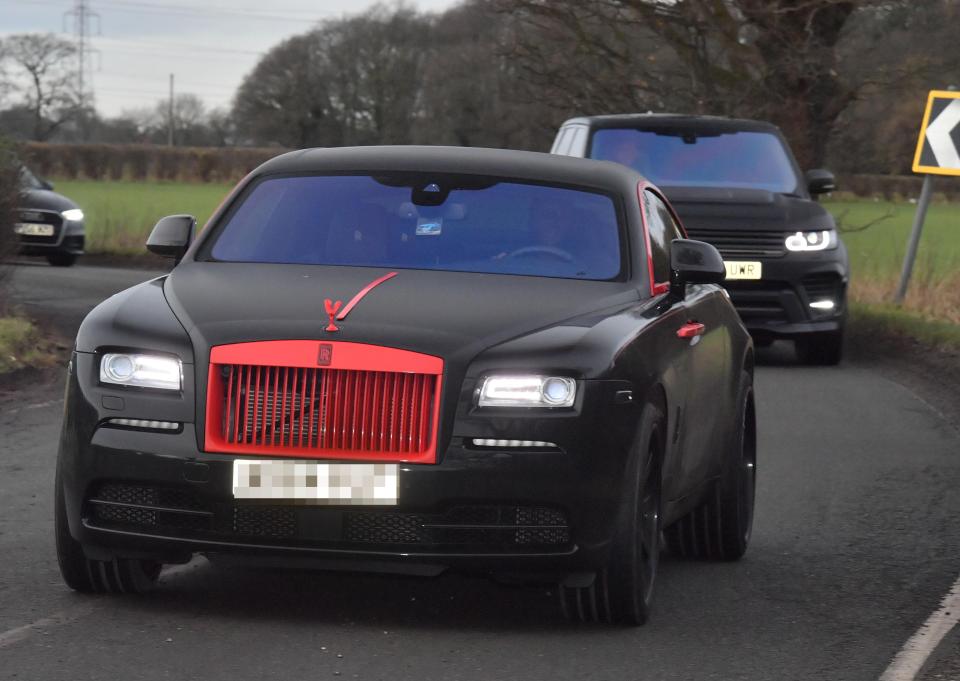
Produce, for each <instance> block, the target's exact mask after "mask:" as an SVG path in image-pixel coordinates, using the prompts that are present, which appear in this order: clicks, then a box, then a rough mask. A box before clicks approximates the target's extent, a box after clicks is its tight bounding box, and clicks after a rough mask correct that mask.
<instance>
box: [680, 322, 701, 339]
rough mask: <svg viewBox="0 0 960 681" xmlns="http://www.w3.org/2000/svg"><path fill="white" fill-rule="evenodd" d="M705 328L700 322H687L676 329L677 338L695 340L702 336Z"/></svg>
mask: <svg viewBox="0 0 960 681" xmlns="http://www.w3.org/2000/svg"><path fill="white" fill-rule="evenodd" d="M705 328H706V327H705V326H704V325H703V324H701V323H700V322H687V323H686V324H684V325H683V326H681V327H680V328H679V329H677V338H696V337H697V336H701V335H703V331H704V329H705Z"/></svg>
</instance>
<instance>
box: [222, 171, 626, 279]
mask: <svg viewBox="0 0 960 681" xmlns="http://www.w3.org/2000/svg"><path fill="white" fill-rule="evenodd" d="M209 253H210V255H211V256H212V258H213V259H215V260H222V261H229V262H258V263H297V264H310V265H357V266H370V267H391V268H406V269H427V270H454V271H461V272H487V273H494V274H524V275H536V276H546V277H563V278H571V279H594V280H603V279H613V278H615V277H617V275H618V274H619V273H620V269H621V267H620V265H621V254H620V226H619V221H618V216H617V210H616V207H615V205H614V202H613V200H612V199H611V198H610V197H609V196H607V195H604V194H598V193H594V192H590V191H582V190H576V189H568V188H563V187H552V186H542V185H533V184H521V183H518V182H510V181H497V180H494V179H489V178H476V177H466V176H461V177H451V176H447V175H437V176H429V177H427V176H422V175H418V176H416V177H414V176H412V175H384V176H380V175H377V176H356V175H340V176H303V177H277V178H269V179H265V180H262V181H260V182H258V183H257V184H255V185H254V186H253V188H252V189H249V190H247V192H246V193H245V196H244V197H243V198H242V199H241V202H240V204H239V206H238V207H236V208H234V209H233V211H232V213H231V214H230V215H229V216H228V218H227V221H226V223H225V224H223V226H222V227H221V228H220V230H219V234H218V235H217V236H216V237H215V242H214V244H213V247H212V249H211V250H210V251H209Z"/></svg>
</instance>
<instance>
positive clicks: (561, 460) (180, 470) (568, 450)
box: [59, 372, 638, 575]
mask: <svg viewBox="0 0 960 681" xmlns="http://www.w3.org/2000/svg"><path fill="white" fill-rule="evenodd" d="M589 383H591V384H592V385H591V386H590V387H589V388H586V389H585V391H584V392H585V393H586V397H588V398H590V399H589V400H585V403H586V402H587V401H589V402H590V403H591V404H596V407H597V408H596V409H592V408H591V409H584V410H583V411H581V413H579V414H578V415H576V416H571V417H569V418H556V417H553V418H546V419H531V418H529V417H525V418H518V419H510V418H500V417H498V418H496V419H492V420H491V419H483V420H479V419H476V418H472V417H461V418H458V422H457V424H456V426H455V428H454V432H453V437H452V438H451V441H450V443H449V444H448V445H447V446H446V447H445V448H444V449H443V450H442V453H441V456H440V457H439V462H438V463H437V464H400V489H399V502H398V504H397V505H396V506H391V507H359V506H350V507H334V506H308V505H278V504H275V503H272V502H271V503H262V502H249V501H239V500H234V498H233V490H232V470H233V461H234V459H235V458H237V457H236V456H235V455H231V454H218V453H208V452H204V451H202V450H201V449H200V448H199V447H198V442H199V440H198V436H197V433H196V431H195V427H194V425H193V424H192V423H184V424H183V425H182V428H181V430H180V431H179V432H151V431H142V430H132V429H120V428H113V427H107V426H105V425H104V418H109V417H118V416H127V417H141V418H142V417H143V416H144V414H143V413H137V412H135V411H134V410H136V409H142V403H141V405H140V406H137V402H135V401H133V400H131V399H129V398H128V399H127V401H126V408H125V410H124V411H116V410H113V411H104V409H103V407H102V405H103V404H105V403H108V404H110V402H109V401H108V402H104V397H109V395H108V393H109V392H111V391H109V390H108V389H105V388H103V387H101V386H96V385H93V386H84V387H81V385H80V383H79V382H78V379H77V375H76V372H71V376H70V378H69V383H68V394H67V408H66V417H65V420H64V430H63V437H62V439H61V449H60V460H59V465H60V472H61V478H62V482H63V486H64V488H63V491H64V497H65V500H66V508H67V514H68V522H69V526H70V531H71V534H72V536H73V537H74V538H75V539H76V540H77V541H79V542H80V543H81V544H82V545H83V546H84V549H85V551H86V552H87V553H88V555H89V556H91V557H98V558H107V557H110V556H123V557H141V558H152V559H157V560H161V561H163V562H181V561H184V560H188V559H189V557H190V556H191V555H192V554H194V553H197V552H212V553H229V554H234V555H236V556H238V557H244V556H246V557H249V558H251V559H262V558H265V557H266V558H270V559H275V560H281V561H285V562H289V563H291V564H297V563H301V562H304V561H316V560H321V561H335V562H336V563H337V564H339V565H342V566H345V567H347V568H348V569H363V570H369V569H375V570H380V571H398V572H409V571H416V570H425V571H427V572H430V571H434V572H435V571H440V570H442V569H445V568H447V567H456V568H458V569H462V570H480V571H509V572H525V573H526V572H533V573H536V574H550V575H553V574H569V573H574V572H581V571H589V570H592V569H595V568H596V567H598V566H599V565H600V564H602V562H603V560H604V559H605V557H606V555H607V553H608V550H609V546H610V543H611V541H612V537H613V530H614V523H615V519H616V515H617V513H616V511H617V508H618V507H619V501H620V488H621V486H622V482H621V481H622V479H623V471H624V470H625V468H626V464H627V456H628V452H629V450H630V445H631V444H632V443H631V437H632V435H633V432H632V424H634V423H636V419H637V413H636V411H637V409H638V407H636V406H635V405H617V406H616V407H614V408H611V407H610V406H609V405H607V404H605V402H606V399H605V396H606V394H607V393H608V392H609V393H610V398H611V399H610V404H612V403H613V397H612V395H613V392H615V390H616V389H617V388H622V387H623V384H622V382H613V381H593V382H589ZM157 418H165V416H163V415H161V416H158V417H157ZM584 420H586V421H587V422H591V423H596V424H597V428H595V429H594V428H591V429H590V431H589V432H585V430H584V429H583V428H581V427H579V425H578V424H583V423H584ZM524 434H532V435H528V436H530V437H532V438H535V439H536V440H544V441H548V442H555V443H557V444H558V445H559V446H558V447H556V448H540V449H520V448H503V449H486V448H485V449H479V448H476V447H474V446H473V445H472V438H474V437H476V438H488V437H496V438H503V437H508V438H509V437H515V438H523V437H524ZM600 453H602V455H600ZM259 458H269V457H259ZM103 502H107V503H103Z"/></svg>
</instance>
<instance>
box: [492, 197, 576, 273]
mask: <svg viewBox="0 0 960 681" xmlns="http://www.w3.org/2000/svg"><path fill="white" fill-rule="evenodd" d="M573 229H574V227H573V225H572V224H571V221H570V216H569V215H567V214H566V213H565V212H564V211H563V210H562V209H561V208H559V207H558V206H556V205H554V204H551V203H539V204H535V205H534V206H533V207H532V208H531V217H530V227H529V230H530V231H529V237H528V239H529V240H528V242H527V245H526V246H524V247H522V248H518V249H517V250H515V251H512V252H503V253H498V254H497V255H495V256H494V257H493V259H494V260H500V259H501V258H506V257H516V256H522V255H536V254H537V253H548V254H553V255H555V256H557V257H559V258H562V259H563V260H567V261H569V260H572V259H573V256H572V255H571V254H572V253H573V252H574V251H575V250H576V248H575V246H574V243H573V233H572V231H573Z"/></svg>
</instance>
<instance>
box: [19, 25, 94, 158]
mask: <svg viewBox="0 0 960 681" xmlns="http://www.w3.org/2000/svg"><path fill="white" fill-rule="evenodd" d="M75 54H76V48H75V47H74V45H73V43H71V42H70V41H68V40H64V39H63V38H60V37H58V36H56V35H53V34H52V33H47V34H40V33H25V34H20V35H13V36H10V37H8V38H6V39H5V40H4V49H3V61H4V63H6V64H7V65H8V66H9V67H10V69H9V70H10V71H11V77H12V78H13V79H14V80H13V82H14V87H15V90H17V91H19V92H20V93H22V95H23V98H24V104H25V105H26V107H27V108H28V109H29V110H30V111H31V113H32V117H33V131H32V137H33V139H35V140H41V141H42V140H45V139H48V138H49V137H50V136H51V135H52V134H53V133H54V132H55V131H56V130H57V129H58V128H59V127H60V126H61V125H63V124H64V123H65V122H66V121H68V120H70V119H71V118H72V117H73V116H74V115H75V113H76V111H77V105H78V98H77V93H76V90H75V87H74V72H73V67H72V64H74V62H75V59H74V55H75Z"/></svg>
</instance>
